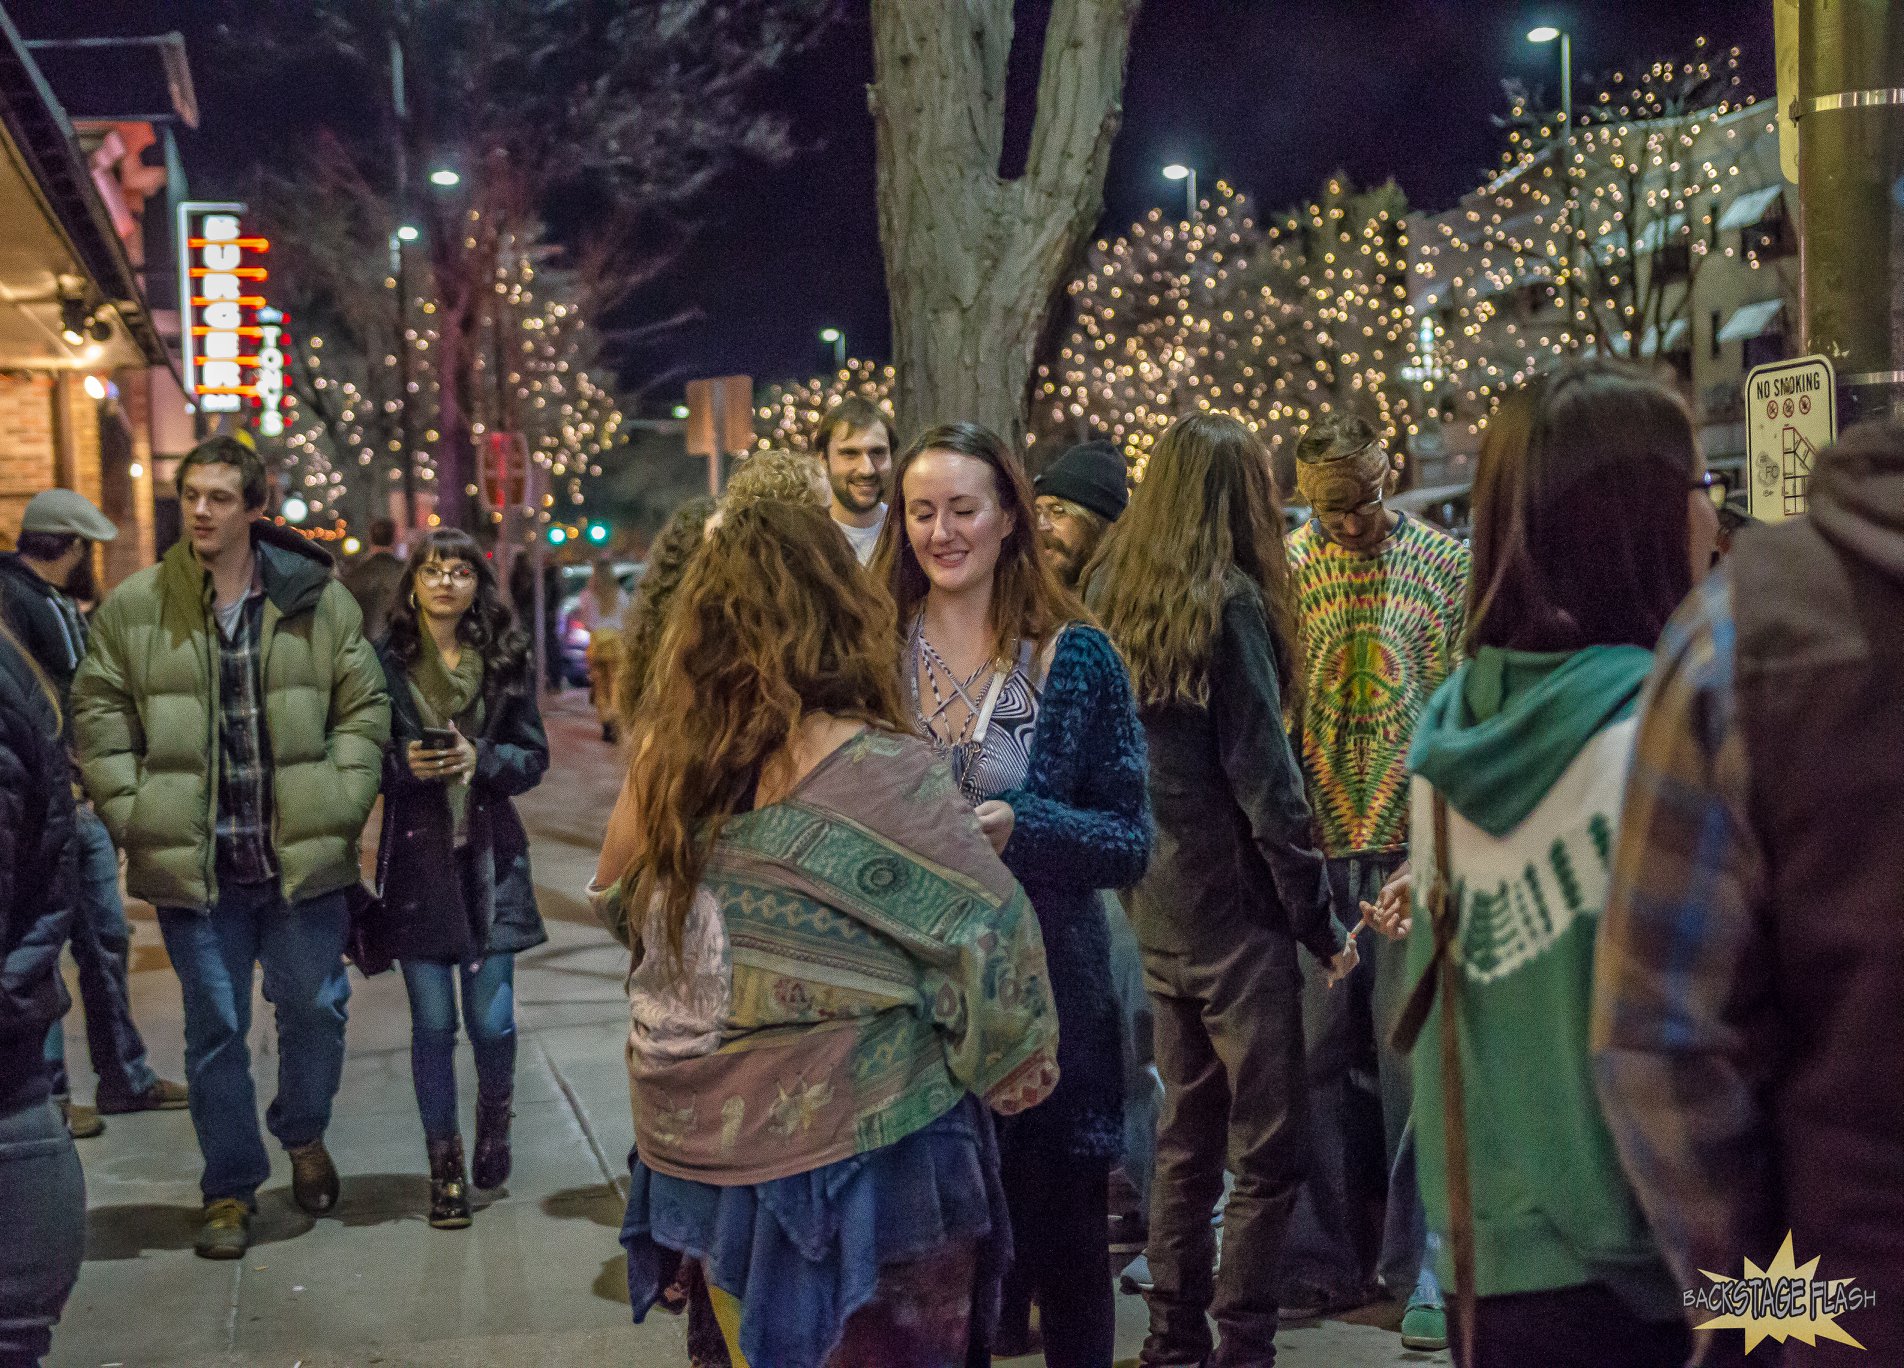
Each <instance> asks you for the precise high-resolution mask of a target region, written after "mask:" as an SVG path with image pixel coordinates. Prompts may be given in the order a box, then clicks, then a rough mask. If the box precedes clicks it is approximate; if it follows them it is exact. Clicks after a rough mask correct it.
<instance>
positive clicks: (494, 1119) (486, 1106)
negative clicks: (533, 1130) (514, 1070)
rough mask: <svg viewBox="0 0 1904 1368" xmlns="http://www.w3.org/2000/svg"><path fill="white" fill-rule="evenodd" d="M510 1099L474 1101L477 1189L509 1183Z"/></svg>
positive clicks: (479, 1095) (482, 1097)
mask: <svg viewBox="0 0 1904 1368" xmlns="http://www.w3.org/2000/svg"><path fill="white" fill-rule="evenodd" d="M510 1100H511V1095H510V1094H509V1093H504V1094H503V1095H502V1096H501V1097H494V1098H491V1097H484V1096H482V1095H481V1094H480V1093H479V1094H477V1097H476V1186H477V1187H479V1188H485V1189H487V1188H498V1187H501V1186H502V1185H503V1184H504V1183H506V1182H508V1181H509V1167H510V1164H511V1162H512V1160H511V1157H510V1154H509V1118H510V1117H511V1116H512V1115H513V1113H512V1112H511V1111H510V1110H509V1103H510Z"/></svg>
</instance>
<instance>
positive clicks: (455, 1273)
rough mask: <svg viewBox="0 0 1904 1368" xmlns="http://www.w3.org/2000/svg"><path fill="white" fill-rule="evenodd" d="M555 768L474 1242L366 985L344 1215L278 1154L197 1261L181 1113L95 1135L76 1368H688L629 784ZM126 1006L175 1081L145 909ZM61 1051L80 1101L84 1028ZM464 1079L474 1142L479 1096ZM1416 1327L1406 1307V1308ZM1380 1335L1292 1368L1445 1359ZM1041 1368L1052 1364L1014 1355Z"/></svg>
mask: <svg viewBox="0 0 1904 1368" xmlns="http://www.w3.org/2000/svg"><path fill="white" fill-rule="evenodd" d="M552 712H553V715H552V716H551V717H550V719H549V722H550V727H549V730H550V734H551V741H552V744H553V746H554V749H555V764H554V766H553V768H552V770H551V773H550V778H549V779H548V780H547V781H546V782H545V783H544V784H543V786H542V787H541V788H540V789H538V790H537V791H536V792H535V793H533V794H531V795H529V797H528V799H527V800H525V801H524V803H523V804H522V807H523V816H524V819H525V821H526V823H527V825H528V827H529V830H530V834H531V837H532V838H533V840H534V842H535V853H534V860H535V867H536V876H537V883H538V886H539V888H540V890H541V900H542V909H543V914H544V917H545V918H546V920H547V922H548V927H549V942H548V944H546V945H543V946H540V947H538V948H537V949H535V950H533V951H530V952H528V953H526V954H524V955H523V956H521V958H520V959H519V961H518V965H517V980H516V982H517V1004H518V1005H517V1019H518V1023H519V1028H520V1032H521V1043H520V1051H519V1061H518V1065H517V1083H516V1123H515V1147H516V1162H515V1172H514V1175H513V1177H512V1178H511V1179H510V1182H509V1183H508V1185H507V1186H506V1187H505V1188H503V1189H501V1190H500V1191H499V1192H497V1193H495V1194H482V1197H483V1201H484V1204H483V1205H482V1206H481V1207H479V1209H478V1210H477V1213H476V1221H475V1224H474V1226H473V1227H472V1228H471V1229H469V1230H466V1231H435V1230H432V1229H430V1228H429V1226H428V1225H427V1224H426V1223H425V1221H424V1213H425V1211H426V1209H427V1207H428V1201H429V1183H428V1179H427V1176H426V1166H425V1163H424V1155H423V1141H422V1133H421V1131H420V1129H419V1127H418V1124H417V1118H416V1103H415V1099H414V1096H413V1094H412V1092H411V1088H410V1061H409V1016H408V1009H407V1006H406V1004H405V1001H404V993H403V984H402V980H401V978H400V977H399V976H398V975H397V974H395V973H388V974H383V975H380V976H378V977H377V978H374V979H370V980H364V979H361V978H359V977H357V976H356V975H355V974H353V976H352V978H353V987H354V996H353V997H352V999H351V1004H350V1014H351V1022H350V1033H349V1041H350V1056H349V1059H348V1060H347V1062H346V1063H345V1066H344V1081H343V1087H342V1090H341V1091H340V1093H339V1094H338V1098H337V1105H336V1111H335V1118H334V1120H333V1122H332V1125H331V1129H330V1133H329V1135H328V1137H327V1139H328V1143H329V1146H330V1149H331V1153H332V1155H333V1156H334V1157H335V1159H336V1161H337V1166H338V1169H339V1171H340V1172H341V1173H342V1174H343V1199H342V1201H341V1202H340V1203H339V1205H338V1208H337V1210H336V1212H335V1213H333V1214H332V1215H331V1216H328V1217H325V1218H322V1219H319V1220H313V1219H312V1218H310V1217H308V1216H306V1215H304V1214H303V1213H302V1212H300V1211H299V1210H298V1209H297V1208H296V1207H295V1206H293V1205H292V1203H291V1198H290V1189H289V1182H290V1171H289V1165H288V1164H287V1162H286V1161H285V1159H284V1156H283V1154H282V1153H281V1152H278V1151H277V1150H276V1147H275V1146H272V1149H273V1175H272V1179H271V1181H270V1183H268V1184H267V1185H266V1187H265V1189H264V1190H263V1191H262V1192H261V1193H260V1194H259V1214H258V1219H257V1222H256V1224H255V1225H254V1227H253V1229H254V1234H255V1241H254V1244H253V1246H252V1249H251V1252H250V1253H249V1255H247V1256H246V1257H245V1258H244V1259H242V1260H237V1261H234V1262H232V1263H213V1262H208V1261H206V1260H202V1259H198V1258H196V1257H194V1256H193V1254H192V1248H191V1246H192V1234H193V1228H194V1224H195V1217H196V1214H197V1211H198V1208H199V1193H198V1173H199V1156H198V1150H197V1146H196V1143H195V1141H194V1139H193V1136H192V1128H191V1121H190V1118H189V1117H188V1116H187V1114H186V1113H184V1112H155V1113H145V1114H141V1115H134V1116H115V1117H111V1118H108V1124H107V1130H106V1133H105V1135H103V1136H101V1137H99V1138H98V1139H95V1140H85V1141H81V1142H80V1144H79V1151H80V1154H81V1156H82V1157H83V1159H84V1160H85V1166H86V1186H87V1194H88V1206H89V1211H88V1217H87V1254H86V1265H85V1268H84V1270H83V1271H82V1273H81V1275H80V1281H79V1286H78V1288H77V1289H76V1290H75V1292H74V1293H73V1298H72V1300H71V1302H70V1303H68V1305H67V1308H66V1316H65V1319H64V1320H63V1321H62V1322H61V1324H60V1327H59V1329H58V1331H57V1332H56V1333H55V1336H54V1341H53V1355H52V1358H51V1360H50V1362H51V1363H53V1364H55V1365H61V1366H62V1368H69V1366H70V1368H102V1366H104V1365H124V1366H125V1368H134V1366H135V1365H136V1368H148V1365H166V1366H168V1368H184V1366H185V1365H191V1368H213V1366H217V1368H225V1366H227V1365H257V1366H258V1368H265V1365H271V1366H272V1368H333V1365H336V1366H340V1368H341V1365H365V1364H388V1365H431V1366H432V1368H463V1366H464V1365H468V1368H477V1365H481V1366H482V1368H517V1366H518V1365H520V1368H570V1365H584V1364H588V1365H598V1364H617V1365H635V1368H649V1366H650V1365H652V1366H653V1368H663V1366H664V1365H666V1366H668V1368H674V1366H676V1365H683V1364H685V1363H686V1361H687V1360H686V1353H685V1350H684V1348H683V1344H682V1338H681V1324H680V1322H679V1321H677V1320H676V1319H674V1318H673V1317H669V1316H665V1315H655V1316H652V1317H650V1319H649V1322H648V1324H646V1325H642V1326H635V1325H632V1324H631V1323H630V1322H629V1317H628V1304H627V1294H626V1290H625V1287H624V1284H623V1276H624V1275H623V1267H622V1258H621V1250H620V1247H619V1246H618V1245H617V1243H616V1239H615V1235H616V1231H617V1229H618V1228H619V1227H620V1224H621V1191H620V1187H619V1186H618V1185H619V1184H622V1183H624V1182H625V1179H626V1175H627V1156H628V1150H629V1147H630V1145H631V1143H632V1125H631V1122H630V1118H629V1112H628V1081H627V1074H626V1072H625V1070H624V1067H623V1063H622V1047H623V1042H624V1040H625V1037H626V1032H627V1011H626V1006H625V1003H624V1000H623V996H622V975H623V972H624V967H625V957H624V953H623V952H622V951H621V949H620V948H619V947H618V946H616V945H615V944H614V943H613V942H612V941H610V940H609V939H608V937H607V936H606V935H605V934H604V933H603V932H601V931H600V930H599V929H597V928H596V927H595V926H594V924H593V922H592V920H591V919H590V917H589V914H588V911H587V908H586V906H585V904H584V903H583V901H582V897H581V893H582V890H583V888H584V887H585V886H586V884H587V881H588V877H589V875H590V873H591V872H592V871H593V868H594V862H595V842H596V840H597V838H598V836H599V834H600V831H601V827H602V824H603V823H604V822H605V821H606V819H607V815H608V811H609V808H610V807H611V806H612V804H613V802H614V797H615V793H616V789H617V787H618V784H619V779H620V773H619V768H618V764H617V762H616V759H615V757H614V755H613V753H612V752H611V751H610V750H609V748H608V747H606V746H604V745H602V744H601V742H600V740H599V739H598V737H597V735H596V733H595V730H594V727H593V725H592V722H591V719H590V718H589V716H588V715H587V714H586V709H585V706H583V705H580V704H579V703H571V702H564V703H562V704H558V705H557V706H556V707H555V709H553V710H552ZM132 912H133V929H134V954H133V975H132V991H133V1001H134V1006H135V1010H136V1011H137V1013H138V1018H139V1023H140V1026H141V1028H142V1029H143V1030H144V1032H145V1036H146V1040H147V1042H148V1044H149V1045H150V1046H151V1049H152V1054H153V1062H154V1064H155V1066H156V1067H158V1069H159V1071H160V1072H161V1073H162V1074H164V1075H165V1076H166V1077H169V1078H179V1077H182V1076H183V1072H182V1055H183V1045H182V1032H181V1028H180V1014H179V994H178V984H177V981H176V980H175V979H174V978H173V976H172V973H171V970H170V967H169V965H168V964H167V962H166V959H165V952H164V949H163V947H162V945H161V944H160V941H159V935H158V927H157V925H156V923H155V922H154V921H153V919H152V914H151V911H150V909H148V908H145V907H143V906H135V907H134V908H133V909H132ZM253 1021H254V1026H253V1032H252V1049H253V1054H254V1061H255V1066H256V1072H257V1075H258V1077H259V1080H260V1086H259V1093H260V1097H259V1101H260V1104H261V1105H262V1104H265V1103H268V1102H269V1100H270V1098H271V1095H272V1092H273V1074H274V1067H273V1062H274V1060H275V1056H276V1043H275V1032H274V1030H273V1027H272V1023H271V1013H270V1010H269V1007H268V1006H267V1005H266V1004H265V1003H264V1002H263V1001H262V999H259V1000H258V1001H257V1002H256V1003H255V1005H254V1015H253ZM67 1036H68V1040H67V1054H68V1059H69V1061H70V1063H71V1067H72V1069H73V1072H74V1083H75V1087H76V1089H77V1091H78V1092H79V1094H80V1095H81V1096H82V1098H83V1097H85V1096H87V1095H88V1094H89V1091H90V1088H91V1081H90V1077H89V1076H88V1075H89V1070H88V1069H87V1068H86V1064H85V1060H86V1052H85V1045H84V1042H83V1038H82V1037H83V1021H82V1016H81V1013H80V1012H79V1011H78V1010H77V1008H75V1010H74V1011H73V1012H72V1013H71V1014H70V1015H69V1016H68V1017H67ZM458 1063H459V1081H460V1087H461V1100H462V1104H463V1112H464V1116H465V1133H466V1134H468V1133H469V1132H471V1131H473V1121H472V1120H470V1119H469V1118H470V1117H471V1111H472V1106H473V1102H474V1098H475V1081H474V1077H473V1075H472V1074H471V1072H470V1069H469V1059H468V1052H467V1047H465V1048H464V1050H463V1053H462V1057H461V1058H460V1059H459V1061H458ZM1397 1314H1399V1313H1397ZM1143 1320H1144V1308H1143V1305H1142V1303H1141V1302H1139V1301H1138V1300H1136V1299H1135V1298H1129V1297H1120V1298H1119V1307H1118V1322H1119V1334H1118V1352H1119V1353H1120V1354H1121V1355H1134V1354H1135V1353H1136V1351H1137V1346H1138V1344H1139V1342H1140V1341H1141V1339H1142V1332H1143ZM1400 1345H1401V1341H1400V1338H1399V1337H1398V1336H1397V1335H1395V1334H1393V1333H1391V1332H1389V1331H1385V1330H1380V1329H1376V1328H1374V1327H1372V1326H1369V1325H1351V1324H1345V1323H1342V1322H1333V1321H1332V1322H1327V1323H1325V1324H1323V1325H1321V1326H1318V1327H1304V1328H1299V1329H1291V1330H1289V1331H1288V1332H1286V1334H1285V1335H1283V1336H1281V1337H1279V1347H1282V1349H1283V1352H1282V1354H1280V1355H1279V1358H1278V1362H1279V1363H1286V1364H1289V1365H1294V1366H1295V1368H1303V1366H1304V1365H1308V1366H1310V1368H1375V1366H1376V1365H1390V1364H1416V1363H1445V1362H1446V1361H1447V1355H1445V1354H1436V1355H1426V1354H1415V1353H1409V1352H1406V1351H1404V1350H1402V1349H1401V1347H1400ZM1017 1362H1019V1363H1023V1364H1035V1363H1036V1362H1038V1360H1036V1359H1027V1360H1019V1361H1017Z"/></svg>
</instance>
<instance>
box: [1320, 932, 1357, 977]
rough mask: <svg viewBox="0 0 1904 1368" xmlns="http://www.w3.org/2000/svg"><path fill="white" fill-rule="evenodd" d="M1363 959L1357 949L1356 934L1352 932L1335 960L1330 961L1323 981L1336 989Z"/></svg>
mask: <svg viewBox="0 0 1904 1368" xmlns="http://www.w3.org/2000/svg"><path fill="white" fill-rule="evenodd" d="M1358 929H1360V928H1358ZM1361 959H1362V954H1361V952H1360V951H1359V950H1357V949H1356V948H1355V932H1354V931H1351V932H1350V933H1349V938H1348V940H1347V941H1346V942H1344V943H1343V946H1342V948H1341V949H1340V950H1338V951H1337V952H1336V955H1335V958H1334V959H1332V960H1330V961H1329V967H1328V969H1327V971H1326V972H1325V974H1324V975H1323V980H1322V981H1323V982H1324V983H1326V984H1328V986H1329V987H1331V988H1333V987H1335V986H1336V984H1338V983H1340V982H1342V980H1343V979H1345V978H1347V977H1348V976H1349V974H1350V973H1351V972H1352V971H1353V970H1354V969H1355V966H1356V965H1357V964H1358V963H1360V962H1361Z"/></svg>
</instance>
